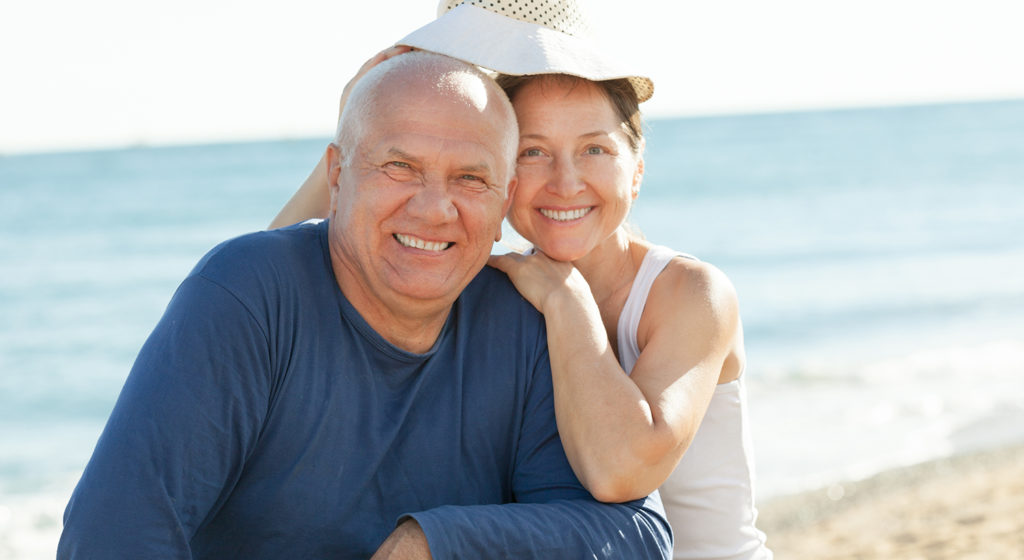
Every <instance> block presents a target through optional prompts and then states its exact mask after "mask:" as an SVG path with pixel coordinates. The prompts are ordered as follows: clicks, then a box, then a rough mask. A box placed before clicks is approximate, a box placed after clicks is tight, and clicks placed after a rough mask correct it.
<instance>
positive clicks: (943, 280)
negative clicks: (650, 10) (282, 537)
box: [0, 100, 1024, 560]
mask: <svg viewBox="0 0 1024 560" xmlns="http://www.w3.org/2000/svg"><path fill="white" fill-rule="evenodd" d="M647 127H648V147H647V152H646V176H645V179H644V183H643V187H642V190H641V193H640V198H639V199H638V201H637V204H636V206H635V208H634V210H633V214H632V220H633V222H634V223H635V224H636V225H637V226H638V227H639V228H640V230H641V231H643V233H644V234H645V235H646V236H647V238H648V239H650V240H652V241H654V242H657V243H661V244H665V245H669V246H671V247H674V248H676V249H679V250H683V251H686V252H689V253H692V254H694V255H697V256H698V257H700V258H702V259H704V260H706V261H709V262H711V263H713V264H715V265H717V266H718V267H719V268H721V269H722V270H723V271H725V273H726V274H727V275H728V276H729V277H730V278H731V279H732V281H733V283H734V284H735V286H736V289H737V291H738V293H739V296H740V304H741V312H742V316H743V321H744V330H745V337H746V347H747V354H748V367H747V371H746V373H745V375H746V376H747V380H748V391H749V399H750V412H751V421H752V429H753V433H754V440H755V446H756V452H757V470H758V489H757V491H758V496H759V497H760V498H761V499H767V498H771V497H773V496H778V495H783V494H788V493H792V492H797V491H801V490H805V489H810V488H816V487H822V486H827V485H830V484H835V483H837V482H839V481H842V480H847V479H856V478H861V477H865V476H868V475H870V474H873V473H875V472H878V471H880V470H883V469H886V468H891V467H895V466H900V465H905V464H910V463H915V462H919V461H923V460H927V459H930V458H936V457H941V456H946V455H949V454H953V453H958V452H965V451H971V450H977V449H982V448H987V447H992V446H998V445H1004V444H1009V443H1022V442H1024V382H1022V381H1021V378H1022V375H1024V366H1022V364H1024V100H1019V101H1001V102H985V103H960V104H947V105H928V106H906V107H889V108H870V109H850V110H838V111H813V112H794V113H779V114H758V115H738V116H713V117H696V118H694V117H690V118H679V119H652V120H650V121H649V122H648V123H647ZM326 142H327V139H325V138H320V139H305V140H289V141H265V142H252V143H237V144H219V145H195V146H175V147H137V148H131V149H121V150H103V151H89V152H73V153H45V154H28V155H8V156H0V231H2V235H0V269H2V271H3V273H2V274H0V558H8V559H16V560H23V559H30V558H33V559H34V558H50V557H52V556H53V551H54V548H55V546H56V539H57V537H58V535H59V532H60V526H61V515H62V511H63V508H64V505H65V504H66V502H67V499H68V497H69V495H70V492H71V490H72V488H73V487H74V484H75V482H76V481H77V478H78V476H79V475H80V474H81V471H82V468H83V467H84V465H85V463H86V461H87V460H88V458H89V455H90V453H91V451H92V448H93V445H94V444H95V442H96V438H97V437H98V436H99V433H100V431H101V430H102V428H103V425H104V422H105V420H106V417H107V415H108V414H109V412H110V409H111V407H112V406H113V404H114V400H115V399H116V397H117V394H118V391H119V389H120V387H121V384H122V383H123V381H124V378H125V376H126V375H127V373H128V370H129V368H130V367H131V364H132V361H133V359H134V357H135V354H136V353H137V351H138V349H139V347H140V346H141V344H142V342H143V340H144V339H145V337H146V336H147V335H148V333H149V331H150V330H151V329H152V327H153V326H154V325H155V323H156V321H157V320H158V318H159V316H160V314H161V312H162V310H163V308H164V306H165V305H166V303H167V301H168V300H169V298H170V296H171V294H172V293H173V291H174V289H175V287H176V286H177V284H178V283H179V282H180V281H181V279H182V278H183V277H184V276H185V274H187V273H188V271H189V270H190V269H191V267H192V265H193V264H194V263H195V262H196V261H197V260H198V259H199V258H200V257H201V256H202V255H203V254H204V253H205V252H206V251H207V250H209V249H210V248H211V247H212V246H214V245H215V244H216V243H218V242H219V241H221V240H223V239H226V238H229V237H233V236H235V235H238V234H241V233H244V232H248V231H252V230H257V229H261V228H264V227H266V225H267V224H268V223H269V221H270V220H271V219H272V218H273V217H274V215H275V214H276V213H277V211H278V209H279V208H280V207H281V206H282V205H283V204H284V202H285V201H286V200H287V199H288V197H289V196H290V195H291V193H292V191H293V190H294V189H295V188H296V187H297V186H298V185H299V184H300V183H301V182H302V180H303V179H304V178H305V176H306V175H307V173H308V172H309V170H310V169H311V167H312V166H313V164H314V163H315V162H316V161H317V160H318V158H319V156H320V153H321V152H322V150H323V148H324V146H325V145H326Z"/></svg>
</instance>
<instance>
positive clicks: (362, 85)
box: [335, 51, 519, 177]
mask: <svg viewBox="0 0 1024 560" xmlns="http://www.w3.org/2000/svg"><path fill="white" fill-rule="evenodd" d="M417 101H420V102H423V103H424V105H425V106H429V105H430V104H431V103H442V102H444V103H457V104H462V105H464V106H466V107H467V108H471V109H473V110H475V111H477V112H479V114H480V115H481V126H482V127H486V126H490V127H494V128H495V129H496V130H497V131H499V132H500V134H499V136H501V137H502V138H503V140H504V142H503V143H504V145H503V146H501V152H502V153H504V154H507V157H508V159H507V161H508V165H509V173H510V175H509V177H511V175H512V174H513V173H514V171H515V162H516V151H517V146H518V144H519V132H518V127H517V126H516V117H515V111H514V110H513V109H512V104H511V103H510V102H509V101H508V97H507V96H506V95H505V93H504V91H502V89H501V88H500V87H499V86H498V85H497V84H496V83H495V82H494V80H492V79H491V78H490V77H489V76H487V75H486V74H484V73H483V72H482V71H481V70H479V69H478V68H476V67H475V66H472V65H469V64H466V63H464V62H462V61H459V60H456V59H453V58H450V57H447V56H443V55H439V54H434V53H428V52H423V51H413V52H409V53H405V54H402V55H399V56H396V57H393V58H390V59H388V60H385V61H384V62H382V63H380V64H378V65H377V66H375V67H373V68H371V69H370V70H369V71H368V72H367V73H366V75H364V76H363V77H362V78H361V79H360V80H359V82H357V83H356V85H355V86H354V87H353V89H352V92H351V94H350V95H349V98H348V100H347V102H346V104H345V108H344V110H343V111H342V114H341V118H340V119H339V122H338V129H337V131H336V133H335V144H337V145H338V147H339V149H340V152H341V157H342V160H343V161H347V160H348V159H349V158H350V157H351V156H352V154H353V153H354V150H355V148H356V147H357V146H358V145H359V142H360V141H361V139H362V138H364V137H365V133H366V130H365V127H366V126H367V125H369V124H370V123H372V121H373V120H374V118H375V117H378V116H382V115H384V114H387V112H388V111H390V110H392V109H393V108H394V107H395V104H396V103H405V104H408V103H413V102H417Z"/></svg>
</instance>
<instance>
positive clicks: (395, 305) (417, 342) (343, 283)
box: [333, 262, 455, 354]
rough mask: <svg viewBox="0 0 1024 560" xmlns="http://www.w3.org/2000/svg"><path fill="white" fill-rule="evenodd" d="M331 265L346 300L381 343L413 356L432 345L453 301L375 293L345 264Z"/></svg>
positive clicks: (446, 318) (439, 332)
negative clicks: (378, 337) (385, 342)
mask: <svg viewBox="0 0 1024 560" xmlns="http://www.w3.org/2000/svg"><path fill="white" fill-rule="evenodd" d="M333 264H334V267H333V268H334V277H335V280H336V281H337V283H338V287H339V288H340V289H341V293H342V294H343V295H344V296H345V299H347V300H348V301H349V303H350V304H352V307H354V308H355V309H356V311H357V312H359V315H360V316H362V318H363V320H364V321H366V323H367V324H368V325H370V328H372V329H373V330H374V331H376V332H377V334H379V335H381V336H382V337H383V338H384V340H387V341H388V342H390V343H391V344H394V345H395V346H397V347H398V348H401V349H402V350H405V351H407V352H413V353H416V354H422V353H424V352H427V351H428V350H430V349H431V348H432V347H433V346H434V343H435V342H436V341H437V337H438V336H439V335H440V334H441V329H442V328H444V324H445V322H446V321H447V320H448V314H449V313H450V312H451V309H452V305H453V304H454V303H455V302H454V301H441V300H422V299H417V298H411V297H403V296H402V295H401V294H395V293H391V292H378V291H374V290H373V289H372V288H370V287H369V286H367V285H366V284H365V282H363V281H361V278H360V277H359V275H358V274H357V273H355V272H354V271H352V270H350V269H349V268H348V267H347V266H345V264H343V263H339V262H335V263H333Z"/></svg>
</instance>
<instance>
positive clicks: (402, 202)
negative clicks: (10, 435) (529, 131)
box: [58, 52, 671, 559]
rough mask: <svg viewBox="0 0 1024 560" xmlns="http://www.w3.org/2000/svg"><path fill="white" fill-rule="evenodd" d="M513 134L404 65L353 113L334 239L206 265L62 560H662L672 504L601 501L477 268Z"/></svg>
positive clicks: (447, 81) (113, 428)
mask: <svg viewBox="0 0 1024 560" xmlns="http://www.w3.org/2000/svg"><path fill="white" fill-rule="evenodd" d="M517 135H518V133H517V131H516V125H515V116H514V114H513V112H512V108H511V106H510V105H509V103H508V100H507V99H506V98H505V96H504V94H503V93H502V92H501V91H500V90H499V89H498V88H497V86H496V85H495V84H494V83H493V82H492V81H491V80H490V79H489V78H488V77H487V76H484V75H482V74H481V73H480V72H479V71H477V70H476V69H474V68H472V67H470V66H467V65H465V64H463V63H461V62H457V61H454V60H451V59H448V58H445V57H440V56H437V55H430V54H426V53H419V52H417V53H411V54H405V55H402V56H399V57H396V58H393V59H390V60H388V61H386V62H384V63H382V64H380V65H378V66H376V67H374V68H373V69H372V70H371V71H370V72H368V73H367V75H366V76H365V77H364V78H363V79H362V80H360V82H359V83H358V84H357V85H356V86H355V88H354V89H353V91H352V93H351V96H350V98H349V101H348V103H347V105H346V108H345V112H344V114H343V115H342V118H341V123H340V125H339V132H338V134H337V137H336V138H335V141H334V142H333V143H332V144H331V145H330V146H329V147H328V149H327V155H326V158H325V159H326V162H327V175H328V179H329V185H330V191H331V205H330V215H329V218H328V220H326V221H323V222H319V223H312V222H311V223H305V224H300V225H297V226H293V227H290V228H285V229H281V230H276V231H272V232H260V233H256V234H251V235H247V236H243V237H240V238H237V239H234V240H231V241H228V242H226V243H223V244H221V245H220V246H218V247H217V248H215V249H214V250H212V251H211V252H210V253H209V254H208V255H206V256H205V257H204V258H203V259H202V260H201V261H200V262H199V264H198V265H197V266H196V268H195V269H194V270H193V271H192V273H191V274H190V275H189V276H188V277H187V278H186V279H185V281H184V282H183V283H182V285H181V286H180V287H179V289H178V291H177V293H176V294H175V295H174V297H173V298H172V300H171V302H170V304H169V306H168V308H167V311H166V313H165V315H164V317H163V318H162V319H161V321H160V322H159V324H158V325H157V326H156V328H155V330H154V331H153V333H152V335H151V336H150V337H149V339H148V340H147V342H146V344H145V345H144V346H143V348H142V350H141V352H140V354H139V356H138V358H137V360H136V362H135V366H134V367H133V368H132V371H131V374H130V375H129V377H128V380H127V381H126V383H125V386H124V389H123V390H122V393H121V396H120V398H119V400H118V402H117V405H116V406H115V409H114V411H113V413H112V415H111V417H110V420H109V422H108V424H107V427H106V429H105V430H104V432H103V435H102V436H101V438H100V440H99V442H98V444H97V446H96V450H95V451H94V453H93V456H92V459H91V460H90V462H89V465H88V466H87V468H86V470H85V472H84V473H83V475H82V479H81V481H80V482H79V484H78V486H77V488H76V489H75V492H74V494H73V496H72V498H71V501H70V502H69V504H68V507H67V510H66V512H65V515H64V521H65V526H64V532H63V534H62V536H61V542H60V547H59V550H58V557H59V558H219V559H223V558H246V559H260V558H267V559H270V558H274V559H278V558H368V557H371V556H372V557H373V558H431V557H433V558H490V557H502V558H504V557H509V558H611V557H614V558H667V557H668V554H669V550H670V548H671V542H670V541H671V537H670V533H669V529H668V526H667V524H666V523H665V520H664V519H663V513H662V511H661V506H660V503H659V501H658V499H657V496H654V497H652V498H647V499H645V500H638V501H635V502H630V503H627V504H614V505H613V504H601V503H598V502H596V501H594V500H593V498H591V496H590V495H589V494H588V493H587V492H586V490H585V489H583V487H582V486H581V485H580V484H579V482H578V481H577V479H576V478H575V476H574V475H573V473H572V470H571V469H570V467H569V465H568V462H567V461H566V458H565V454H564V452H563V450H562V446H561V443H560V441H559V439H558V434H557V431H556V427H555V420H554V412H553V406H552V393H551V379H550V369H549V365H548V355H547V348H546V343H545V332H544V325H543V320H542V318H541V317H540V316H539V315H538V314H537V313H536V312H535V310H534V309H533V307H532V306H531V305H530V304H529V303H527V302H525V301H524V300H523V299H522V298H521V297H520V296H519V295H518V294H517V293H516V291H515V289H514V288H513V287H512V285H511V284H510V283H509V282H508V279H507V278H506V277H505V276H504V275H503V274H501V273H500V272H497V271H496V270H494V269H490V268H484V264H485V263H486V261H487V258H488V255H489V254H490V250H491V246H492V243H493V241H494V240H496V239H497V238H498V237H499V236H500V232H501V220H502V217H503V216H504V214H505V211H506V209H507V207H508V203H509V194H510V192H511V190H512V189H514V188H515V178H514V173H513V171H514V164H515V150H516V145H517Z"/></svg>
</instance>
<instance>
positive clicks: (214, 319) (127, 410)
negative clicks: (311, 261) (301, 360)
mask: <svg viewBox="0 0 1024 560" xmlns="http://www.w3.org/2000/svg"><path fill="white" fill-rule="evenodd" d="M268 347H269V346H268V342H267V337H266V334H265V332H264V329H263V328H262V327H261V326H260V323H259V321H257V320H256V319H255V317H254V316H253V315H252V314H251V313H250V311H249V309H248V308H247V307H246V306H245V305H243V304H242V303H241V302H240V301H239V300H238V299H236V298H235V296H233V295H232V294H231V293H229V292H228V291H227V290H225V289H224V288H223V287H221V286H219V285H217V284H215V283H213V282H211V281H209V280H207V279H205V278H203V277H201V276H198V275H193V276H190V277H189V278H188V279H186V280H185V281H184V282H183V283H182V285H181V286H180V287H179V288H178V291H177V292H176V293H175V295H174V297H173V298H172V300H171V302H170V304H169V305H168V308H167V310H166V311H165V313H164V316H163V317H162V318H161V320H160V322H159V323H158V324H157V326H156V328H155V329H154V331H153V333H152V334H151V335H150V337H149V338H148V339H147V341H146V343H145V344H144V345H143V348H142V350H141V351H140V353H139V355H138V357H137V358H136V361H135V365H134V366H133V368H132V371H131V373H130V374H129V376H128V379H127V380H126V382H125V385H124V388H123V389H122V391H121V395H120V397H119V398H118V400H117V403H116V404H115V406H114V410H113V412H112V414H111V416H110V419H109V420H108V422H107V425H106V427H105V428H104V431H103V433H102V435H101V436H100V439H99V441H98V443H97V444H96V448H95V450H94V452H93V455H92V458H91V459H90V461H89V464H88V465H87V467H86V469H85V472H84V473H83V475H82V478H81V480H80V481H79V483H78V486H77V487H76V488H75V491H74V494H73V495H72V497H71V500H70V502H69V503H68V506H67V509H66V510H65V513H64V530H63V533H62V535H61V540H60V544H59V548H58V552H57V557H58V558H191V557H192V554H191V551H190V549H189V542H190V540H191V539H192V536H193V535H194V534H195V532H196V529H197V528H198V527H199V526H200V525H201V524H202V523H203V521H204V520H205V519H206V517H207V516H208V515H210V513H211V512H214V511H216V509H217V508H218V507H219V506H220V505H221V504H222V503H223V500H224V499H225V498H226V496H227V494H228V493H229V492H230V490H231V488H232V487H233V485H234V483H235V482H236V481H237V477H238V476H239V473H240V472H241V467H242V464H243V462H244V458H245V457H246V455H247V453H248V451H249V450H250V449H252V447H253V445H254V443H255V441H256V438H257V436H258V434H259V429H260V426H261V425H262V423H263V420H264V417H265V414H266V410H267V402H268V395H269V392H270V386H271V383H270V358H269V351H268Z"/></svg>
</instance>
